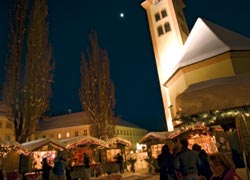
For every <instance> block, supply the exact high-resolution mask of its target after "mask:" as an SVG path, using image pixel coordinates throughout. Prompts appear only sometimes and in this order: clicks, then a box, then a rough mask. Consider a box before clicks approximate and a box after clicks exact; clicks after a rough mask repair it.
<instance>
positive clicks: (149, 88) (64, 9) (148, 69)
mask: <svg viewBox="0 0 250 180" xmlns="http://www.w3.org/2000/svg"><path fill="white" fill-rule="evenodd" d="M7 1H8V0H1V1H0V82H2V79H3V74H4V73H3V70H4V69H3V66H4V61H5V59H6V56H7V54H6V52H7V37H8V27H7V25H8V20H7V18H8V17H7ZM142 2H143V0H107V1H103V0H97V1H94V0H90V1H85V0H73V1H68V0H60V1H54V0H50V1H49V29H50V34H49V36H50V42H51V44H52V46H53V50H54V51H53V53H54V58H55V60H56V67H55V73H54V84H53V95H52V98H51V105H50V111H49V112H48V114H49V115H60V114H65V113H67V110H68V109H71V110H72V112H78V111H81V110H82V109H81V105H80V100H79V95H78V91H79V87H80V63H81V58H80V56H81V52H83V51H84V50H85V49H86V47H87V46H88V34H89V32H90V30H91V29H94V30H96V31H97V33H98V37H99V43H100V46H101V47H103V48H105V49H106V50H107V51H108V53H109V59H110V68H111V79H112V80H113V82H114V85H115V96H116V107H115V115H116V116H119V117H121V118H123V119H124V120H127V121H130V122H132V123H135V124H137V125H139V126H140V127H142V128H145V129H148V130H150V131H161V130H166V123H165V116H164V110H163V104H162V100H161V94H160V87H159V81H158V75H157V70H156V64H155V60H154V54H153V47H152V43H151V37H150V33H149V27H148V21H147V16H146V11H145V10H144V9H143V8H142V7H141V3H142ZM185 3H186V8H185V10H184V13H185V15H186V18H187V22H188V26H189V28H190V29H191V28H192V27H193V25H194V23H195V21H196V19H197V18H198V17H202V18H205V19H207V20H209V21H211V22H214V23H216V24H218V25H221V26H223V27H225V28H228V29H230V30H232V31H235V32H238V33H240V34H242V35H245V36H247V37H250V23H249V19H250V11H249V7H250V1H249V0H240V1H228V0H219V1H218V0H212V1H211V0H202V1H197V0H185ZM120 13H124V17H123V18H122V17H120ZM0 85H2V84H0Z"/></svg>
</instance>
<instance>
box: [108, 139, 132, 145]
mask: <svg viewBox="0 0 250 180" xmlns="http://www.w3.org/2000/svg"><path fill="white" fill-rule="evenodd" d="M114 143H119V144H123V145H125V146H127V147H130V146H131V145H132V144H131V142H130V141H128V140H126V139H123V138H120V137H113V138H110V139H108V140H107V141H106V142H105V144H106V145H107V146H111V145H112V144H114Z"/></svg>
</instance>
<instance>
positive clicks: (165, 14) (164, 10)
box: [161, 9, 168, 18]
mask: <svg viewBox="0 0 250 180" xmlns="http://www.w3.org/2000/svg"><path fill="white" fill-rule="evenodd" d="M167 15H168V14H167V11H166V9H163V10H162V11H161V16H162V18H164V17H167Z"/></svg>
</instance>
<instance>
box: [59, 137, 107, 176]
mask: <svg viewBox="0 0 250 180" xmlns="http://www.w3.org/2000/svg"><path fill="white" fill-rule="evenodd" d="M60 142H61V143H63V144H64V145H65V147H66V149H67V152H68V156H69V159H70V161H71V163H70V166H71V176H72V178H73V179H77V178H84V177H85V170H84V169H85V166H84V164H83V154H84V153H86V154H87V155H88V156H89V158H90V162H91V163H90V166H91V171H92V172H91V174H92V176H98V175H99V174H100V166H101V161H100V156H99V148H104V147H106V145H105V142H104V141H102V140H100V139H97V138H94V137H91V136H78V137H74V138H68V139H63V140H60Z"/></svg>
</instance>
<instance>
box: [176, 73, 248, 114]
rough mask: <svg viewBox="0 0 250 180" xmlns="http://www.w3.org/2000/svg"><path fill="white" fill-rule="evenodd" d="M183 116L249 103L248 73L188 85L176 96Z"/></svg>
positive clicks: (178, 107)
mask: <svg viewBox="0 0 250 180" xmlns="http://www.w3.org/2000/svg"><path fill="white" fill-rule="evenodd" d="M176 105H177V109H178V110H179V112H180V113H181V115H183V116H190V115H194V114H199V113H205V112H208V111H213V110H223V109H231V108H237V107H242V106H248V105H250V74H242V75H236V76H233V77H225V78H218V79H213V80H208V81H204V82H200V83H196V84H192V85H190V86H189V87H188V88H187V89H186V90H185V91H184V92H183V93H181V94H180V95H179V96H177V97H176Z"/></svg>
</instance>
